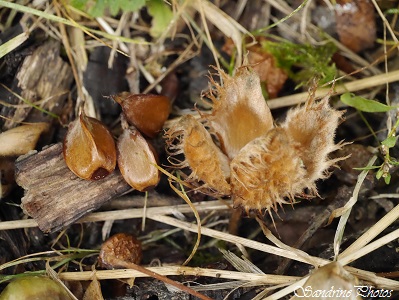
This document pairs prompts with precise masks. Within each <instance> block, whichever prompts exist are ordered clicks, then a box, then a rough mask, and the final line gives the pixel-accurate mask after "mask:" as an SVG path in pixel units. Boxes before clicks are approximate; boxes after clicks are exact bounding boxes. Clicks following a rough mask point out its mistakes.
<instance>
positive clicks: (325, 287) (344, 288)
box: [291, 262, 364, 300]
mask: <svg viewBox="0 0 399 300" xmlns="http://www.w3.org/2000/svg"><path fill="white" fill-rule="evenodd" d="M358 285H359V284H358V280H357V278H356V277H354V276H353V275H352V274H350V273H349V272H348V271H346V270H345V269H344V268H343V267H342V266H341V265H340V264H339V263H338V262H332V263H329V264H327V265H325V266H322V267H320V268H318V269H317V270H315V271H314V272H313V273H312V274H311V275H310V277H309V279H308V280H307V281H306V282H305V284H304V285H303V286H302V287H298V289H297V290H296V291H295V296H294V297H293V298H291V299H293V300H299V299H318V300H322V299H337V300H338V299H348V300H361V299H362V297H361V296H359V295H358V292H360V293H361V291H362V288H363V289H364V287H362V286H360V287H359V289H358V288H357V287H356V286H358Z"/></svg>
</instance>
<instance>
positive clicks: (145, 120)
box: [112, 92, 171, 138]
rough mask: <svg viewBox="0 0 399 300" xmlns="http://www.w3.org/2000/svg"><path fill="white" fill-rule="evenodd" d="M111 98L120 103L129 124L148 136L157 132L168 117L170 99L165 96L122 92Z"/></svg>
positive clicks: (153, 135)
mask: <svg viewBox="0 0 399 300" xmlns="http://www.w3.org/2000/svg"><path fill="white" fill-rule="evenodd" d="M112 98H113V99H114V100H115V101H116V102H118V103H119V104H120V105H121V107H122V110H123V113H124V115H125V117H126V120H127V121H128V122H129V124H130V125H133V126H135V127H136V128H137V129H138V130H139V131H140V132H142V133H143V134H145V135H146V136H148V137H150V138H154V137H155V136H156V135H157V134H158V133H159V131H160V130H161V129H162V126H163V124H164V123H165V121H166V120H167V119H168V117H169V113H170V108H171V107H170V106H171V101H170V99H169V98H168V97H166V96H163V95H152V94H130V93H127V92H124V93H121V94H118V95H115V96H112Z"/></svg>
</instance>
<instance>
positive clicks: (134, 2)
mask: <svg viewBox="0 0 399 300" xmlns="http://www.w3.org/2000/svg"><path fill="white" fill-rule="evenodd" d="M69 4H70V5H71V6H73V7H74V8H76V9H78V10H81V11H83V12H86V13H87V14H89V15H90V16H92V17H95V18H97V17H102V16H104V15H105V14H106V13H107V12H109V13H110V14H111V16H113V17H115V16H116V15H118V14H119V13H120V12H121V11H122V12H137V11H139V10H140V9H142V8H143V7H145V6H146V7H147V10H148V13H149V14H150V15H151V17H152V23H151V28H150V34H151V36H152V37H155V38H156V37H159V36H161V35H162V34H163V32H164V31H165V28H167V27H168V25H169V24H170V22H171V20H172V19H173V12H172V10H171V8H170V6H169V5H167V4H166V3H165V2H164V1H162V0H97V1H94V0H70V2H69Z"/></svg>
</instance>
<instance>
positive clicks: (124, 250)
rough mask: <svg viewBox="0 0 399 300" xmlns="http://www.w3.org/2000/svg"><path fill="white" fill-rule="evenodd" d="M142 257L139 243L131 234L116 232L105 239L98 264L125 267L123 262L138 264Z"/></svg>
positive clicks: (108, 267) (108, 266)
mask: <svg viewBox="0 0 399 300" xmlns="http://www.w3.org/2000/svg"><path fill="white" fill-rule="evenodd" d="M142 257H143V253H142V249H141V243H140V241H139V240H137V239H136V238H135V237H134V236H133V235H130V234H126V233H117V234H115V235H113V236H111V237H110V238H109V239H107V240H106V241H105V242H104V243H103V244H102V245H101V249H100V255H99V257H98V261H99V264H100V266H102V267H104V268H107V269H113V268H118V267H125V266H124V264H125V263H134V264H139V263H140V262H141V259H142Z"/></svg>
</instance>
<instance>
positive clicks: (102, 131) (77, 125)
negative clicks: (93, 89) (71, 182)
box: [63, 112, 116, 180]
mask: <svg viewBox="0 0 399 300" xmlns="http://www.w3.org/2000/svg"><path fill="white" fill-rule="evenodd" d="M63 146H64V147H63V154H64V159H65V163H66V164H67V166H68V168H69V169H70V170H71V171H72V172H73V173H74V174H75V175H76V176H78V177H80V178H82V179H88V180H99V179H102V178H104V177H106V176H107V175H108V174H110V173H111V172H112V171H113V170H114V169H115V167H116V147H115V142H114V139H113V137H112V135H111V133H110V132H109V131H108V129H107V127H105V125H104V124H103V123H101V122H100V121H99V120H97V119H94V118H91V117H88V116H86V115H85V114H84V113H83V112H82V113H81V114H80V116H79V118H78V119H76V120H75V121H73V122H72V123H71V124H70V126H69V128H68V132H67V134H66V136H65V140H64V145H63Z"/></svg>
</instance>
